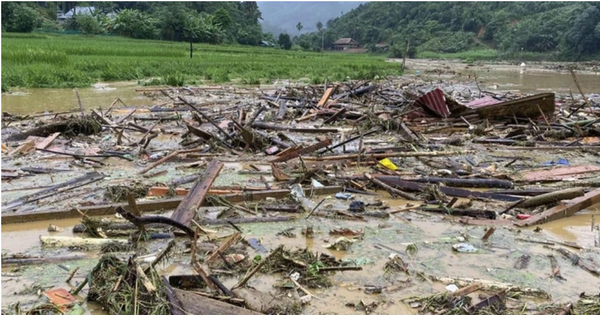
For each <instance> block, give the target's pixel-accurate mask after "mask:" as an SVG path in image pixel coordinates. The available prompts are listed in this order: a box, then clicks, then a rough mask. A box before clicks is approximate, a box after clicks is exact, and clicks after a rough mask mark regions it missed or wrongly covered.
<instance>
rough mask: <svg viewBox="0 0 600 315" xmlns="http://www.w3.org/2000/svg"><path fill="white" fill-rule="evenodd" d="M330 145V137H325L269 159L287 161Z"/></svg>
mask: <svg viewBox="0 0 600 315" xmlns="http://www.w3.org/2000/svg"><path fill="white" fill-rule="evenodd" d="M329 145H331V139H325V140H323V141H320V142H317V143H315V144H312V145H309V146H308V147H306V148H303V149H300V150H297V151H294V152H291V153H290V154H285V155H282V156H278V157H277V158H275V159H274V160H271V163H273V162H285V161H289V160H291V159H295V158H297V157H299V156H301V155H302V154H307V153H311V152H314V151H316V150H319V149H322V148H324V147H326V146H329Z"/></svg>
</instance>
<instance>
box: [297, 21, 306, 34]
mask: <svg viewBox="0 0 600 315" xmlns="http://www.w3.org/2000/svg"><path fill="white" fill-rule="evenodd" d="M296 28H297V29H298V34H300V31H301V30H302V28H304V26H302V22H298V24H296Z"/></svg>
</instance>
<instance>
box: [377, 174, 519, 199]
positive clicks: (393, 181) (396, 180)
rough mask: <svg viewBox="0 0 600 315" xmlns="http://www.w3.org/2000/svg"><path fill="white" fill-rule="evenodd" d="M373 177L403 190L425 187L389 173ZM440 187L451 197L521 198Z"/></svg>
mask: <svg viewBox="0 0 600 315" xmlns="http://www.w3.org/2000/svg"><path fill="white" fill-rule="evenodd" d="M373 177H375V178H379V179H380V180H381V181H382V182H384V183H386V184H388V185H390V186H392V187H395V188H400V189H403V190H409V191H422V189H423V185H422V184H419V183H415V182H409V181H406V180H402V179H400V177H394V176H387V175H373ZM439 189H440V191H441V192H443V193H444V194H446V195H448V196H451V197H463V198H476V199H483V200H487V199H494V200H500V201H519V200H521V198H519V197H513V196H509V195H501V194H496V193H489V192H480V191H470V190H467V189H462V188H455V187H446V186H439Z"/></svg>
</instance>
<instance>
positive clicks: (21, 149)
mask: <svg viewBox="0 0 600 315" xmlns="http://www.w3.org/2000/svg"><path fill="white" fill-rule="evenodd" d="M34 147H35V142H34V141H32V140H29V141H27V142H25V143H23V144H21V145H20V146H18V147H17V148H16V149H14V150H12V151H10V152H9V153H8V156H13V155H15V154H17V153H21V154H25V153H27V152H29V151H31V150H32V149H33V148H34Z"/></svg>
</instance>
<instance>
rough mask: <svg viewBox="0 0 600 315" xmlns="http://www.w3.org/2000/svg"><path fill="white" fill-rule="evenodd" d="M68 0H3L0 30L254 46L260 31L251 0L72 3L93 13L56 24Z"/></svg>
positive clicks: (257, 10)
mask: <svg viewBox="0 0 600 315" xmlns="http://www.w3.org/2000/svg"><path fill="white" fill-rule="evenodd" d="M73 6H74V3H73V2H2V31H3V32H32V31H34V30H35V29H39V28H41V29H46V30H48V29H51V30H57V31H60V30H67V31H68V30H74V31H80V32H82V33H84V34H90V35H94V34H114V35H121V36H125V37H131V38H137V39H160V40H170V41H191V42H201V43H211V44H221V43H238V44H243V45H259V44H260V42H261V41H262V40H264V39H265V38H267V39H272V37H273V36H272V35H270V34H263V31H262V28H261V26H260V24H259V19H260V18H261V13H260V11H259V9H258V6H257V4H256V2H255V1H243V2H133V1H131V2H77V6H78V7H85V6H91V7H94V8H95V10H94V12H93V13H92V14H75V15H74V16H73V17H72V18H69V19H67V20H66V21H64V23H59V22H57V9H59V8H62V9H63V10H65V11H67V10H68V9H70V8H72V7H73Z"/></svg>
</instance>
